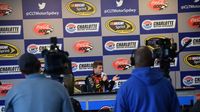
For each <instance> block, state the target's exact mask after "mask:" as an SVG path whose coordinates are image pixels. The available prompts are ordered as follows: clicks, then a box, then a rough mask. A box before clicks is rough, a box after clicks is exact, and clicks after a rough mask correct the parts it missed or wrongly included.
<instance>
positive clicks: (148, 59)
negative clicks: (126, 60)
mask: <svg viewBox="0 0 200 112" xmlns="http://www.w3.org/2000/svg"><path fill="white" fill-rule="evenodd" d="M134 58H135V67H148V66H151V65H152V62H153V58H152V52H151V50H150V49H149V48H148V47H146V46H141V47H139V48H138V49H137V50H136V52H135V55H134Z"/></svg>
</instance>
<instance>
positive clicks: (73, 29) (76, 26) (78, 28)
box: [65, 23, 99, 33]
mask: <svg viewBox="0 0 200 112" xmlns="http://www.w3.org/2000/svg"><path fill="white" fill-rule="evenodd" d="M65 30H66V31H67V32H68V33H80V32H98V31H99V23H68V24H67V25H66V26H65Z"/></svg>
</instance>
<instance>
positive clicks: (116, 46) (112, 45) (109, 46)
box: [104, 40, 138, 51]
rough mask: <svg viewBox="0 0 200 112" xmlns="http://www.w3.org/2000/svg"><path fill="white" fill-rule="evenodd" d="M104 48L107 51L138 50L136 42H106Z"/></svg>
mask: <svg viewBox="0 0 200 112" xmlns="http://www.w3.org/2000/svg"><path fill="white" fill-rule="evenodd" d="M104 47H105V49H106V50H107V51H117V50H133V49H137V48H138V40H131V41H107V42H106V43H105V45H104Z"/></svg>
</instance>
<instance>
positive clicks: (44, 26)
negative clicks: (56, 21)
mask: <svg viewBox="0 0 200 112" xmlns="http://www.w3.org/2000/svg"><path fill="white" fill-rule="evenodd" d="M33 30H34V32H35V33H36V34H38V35H48V34H50V33H52V32H53V27H52V26H51V25H50V24H48V23H38V24H36V25H35V27H34V29H33Z"/></svg>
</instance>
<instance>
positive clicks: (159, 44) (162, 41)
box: [130, 38, 192, 79]
mask: <svg viewBox="0 0 200 112" xmlns="http://www.w3.org/2000/svg"><path fill="white" fill-rule="evenodd" d="M191 41H192V40H191V39H190V40H188V41H187V42H186V43H185V45H184V46H183V47H182V48H181V49H180V50H179V51H178V52H176V51H177V44H176V43H174V40H173V39H170V38H155V39H153V40H146V41H145V45H146V46H148V47H150V48H151V49H152V51H153V53H152V55H153V56H152V57H153V61H154V62H157V63H159V65H160V69H161V70H162V71H163V72H164V73H165V74H164V75H165V77H167V78H169V79H170V76H169V68H170V63H171V62H172V63H174V62H175V60H174V58H175V57H176V56H177V55H178V54H179V53H180V52H181V51H183V49H185V48H186V47H187V46H188V45H189V44H190V43H191ZM133 54H134V51H133V52H132V54H131V58H130V60H131V65H132V66H134V65H135V63H134V55H133ZM155 60H156V61H155Z"/></svg>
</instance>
